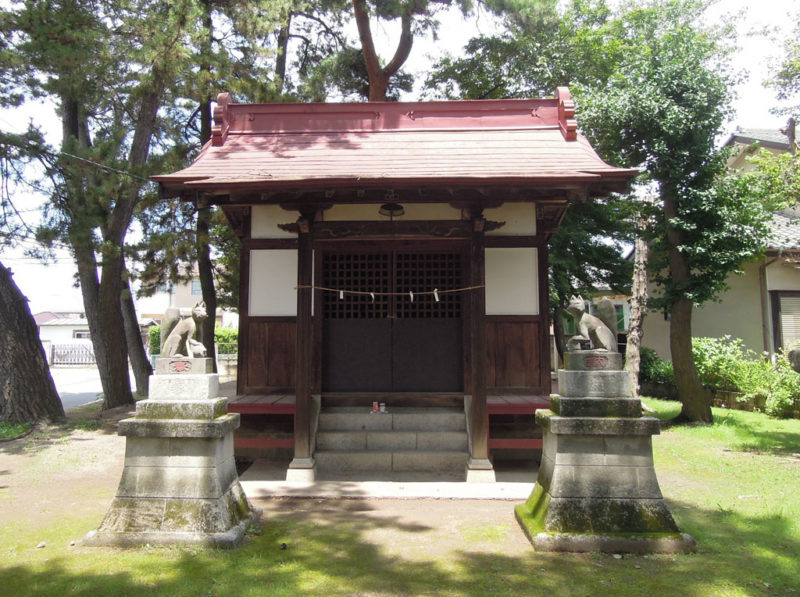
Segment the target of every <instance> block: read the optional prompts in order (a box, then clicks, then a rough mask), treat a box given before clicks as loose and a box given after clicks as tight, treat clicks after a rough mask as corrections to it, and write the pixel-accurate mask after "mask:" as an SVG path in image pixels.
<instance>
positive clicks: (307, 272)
mask: <svg viewBox="0 0 800 597" xmlns="http://www.w3.org/2000/svg"><path fill="white" fill-rule="evenodd" d="M301 219H303V220H305V222H306V223H308V222H309V221H310V219H309V218H308V217H307V216H301ZM302 228H304V226H301V232H299V234H298V239H297V286H298V289H297V341H296V345H295V346H296V353H295V394H296V396H297V400H296V405H295V417H294V457H295V459H296V460H297V459H304V460H305V459H309V458H311V430H310V413H311V387H312V383H313V382H312V377H313V366H312V361H313V346H312V338H313V336H312V334H313V328H312V319H311V296H312V290H311V288H310V287H311V285H312V284H313V279H312V277H311V275H312V270H313V261H312V258H313V240H312V237H311V231H310V229H306V230H307V231H306V232H302Z"/></svg>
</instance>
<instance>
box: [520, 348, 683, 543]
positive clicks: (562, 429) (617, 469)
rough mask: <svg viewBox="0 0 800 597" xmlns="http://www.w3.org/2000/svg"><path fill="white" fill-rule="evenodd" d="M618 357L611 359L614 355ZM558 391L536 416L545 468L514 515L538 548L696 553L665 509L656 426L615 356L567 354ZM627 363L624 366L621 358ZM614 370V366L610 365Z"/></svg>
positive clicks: (583, 352) (656, 423) (541, 470)
mask: <svg viewBox="0 0 800 597" xmlns="http://www.w3.org/2000/svg"><path fill="white" fill-rule="evenodd" d="M614 355H615V356H614ZM566 357H567V358H565V365H566V366H567V367H572V368H571V369H566V370H560V371H559V372H558V382H559V389H560V391H561V395H553V396H551V398H550V407H551V410H540V411H538V412H537V413H536V422H537V423H538V424H539V425H541V427H542V430H543V450H542V462H541V466H540V467H539V476H538V478H537V480H536V485H535V486H534V489H533V492H532V493H531V496H530V497H529V498H528V501H527V502H525V503H524V504H520V505H518V506H517V507H516V509H515V512H516V517H517V520H518V521H519V523H520V525H521V526H522V529H523V530H524V532H525V534H526V535H527V536H528V538H529V539H530V541H531V543H533V546H534V548H535V549H536V550H537V551H573V552H578V551H606V552H631V553H674V552H688V551H694V550H695V541H694V539H692V537H690V536H689V535H686V534H682V533H681V532H680V530H679V529H678V527H677V525H676V524H675V521H674V520H673V518H672V515H671V514H670V512H669V510H668V509H667V506H666V504H665V503H664V499H663V497H662V495H661V489H660V488H659V485H658V479H657V478H656V473H655V469H654V467H653V450H652V443H651V438H652V436H653V435H657V434H658V433H659V431H660V426H659V421H658V420H657V419H654V418H652V417H643V416H642V409H641V402H640V401H639V399H638V398H630V397H629V394H630V392H629V381H628V374H627V373H626V372H624V371H620V370H619V366H620V365H619V364H618V358H619V357H620V355H619V354H618V353H608V352H603V351H580V352H576V353H568V354H567V355H566ZM619 362H621V361H619ZM614 368H616V370H615V369H614Z"/></svg>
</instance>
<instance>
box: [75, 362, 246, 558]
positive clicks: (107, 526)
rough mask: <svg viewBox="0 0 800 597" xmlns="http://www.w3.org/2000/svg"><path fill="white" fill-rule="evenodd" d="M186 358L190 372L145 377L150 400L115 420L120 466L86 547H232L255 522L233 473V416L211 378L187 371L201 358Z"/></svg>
mask: <svg viewBox="0 0 800 597" xmlns="http://www.w3.org/2000/svg"><path fill="white" fill-rule="evenodd" d="M187 360H191V361H194V363H192V365H193V366H192V367H188V368H186V369H185V370H186V371H191V373H183V374H181V373H177V374H161V375H154V376H152V377H151V378H150V398H149V399H148V400H144V401H142V402H139V403H138V404H137V405H136V416H135V417H134V418H132V419H125V420H123V421H120V426H119V433H120V435H124V436H126V443H125V468H124V469H123V472H122V478H121V480H120V484H119V488H118V489H117V495H116V497H115V498H114V500H113V502H112V503H111V507H110V508H109V510H108V512H107V513H106V516H105V518H104V519H103V522H102V523H101V524H100V527H99V528H98V530H97V531H93V532H92V533H90V534H89V535H88V536H87V537H86V543H87V544H89V545H112V546H119V547H134V546H138V545H145V544H151V545H152V544H173V543H193V544H202V545H210V546H214V547H233V546H235V545H237V544H238V543H239V542H241V540H242V538H243V536H244V533H245V531H246V530H247V526H248V525H249V524H250V523H251V522H253V521H255V520H256V519H257V518H258V516H259V513H260V512H259V511H258V510H256V509H254V508H253V507H252V506H251V505H250V503H249V502H248V501H247V497H246V496H245V495H244V492H243V491H242V488H241V486H240V485H239V478H238V476H237V474H236V463H235V461H234V456H233V431H234V430H235V429H236V428H237V427H238V426H239V415H238V414H227V402H226V400H225V399H224V398H218V397H217V389H218V386H219V384H218V380H217V376H216V374H208V373H204V374H196V373H194V372H195V371H197V370H201V371H202V370H207V365H206V364H204V363H197V362H196V361H202V360H203V359H187ZM169 362H170V363H173V362H174V359H172V360H170V361H169ZM163 369H164V367H163V366H162V368H161V370H163ZM157 370H158V368H157Z"/></svg>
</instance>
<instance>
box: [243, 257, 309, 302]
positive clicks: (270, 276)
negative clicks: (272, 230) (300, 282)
mask: <svg viewBox="0 0 800 597" xmlns="http://www.w3.org/2000/svg"><path fill="white" fill-rule="evenodd" d="M296 286H297V250H296V249H257V250H252V251H250V296H249V308H248V313H249V314H250V315H255V316H259V315H261V316H268V315H271V316H286V315H288V316H296V315H297V289H296V288H295V287H296Z"/></svg>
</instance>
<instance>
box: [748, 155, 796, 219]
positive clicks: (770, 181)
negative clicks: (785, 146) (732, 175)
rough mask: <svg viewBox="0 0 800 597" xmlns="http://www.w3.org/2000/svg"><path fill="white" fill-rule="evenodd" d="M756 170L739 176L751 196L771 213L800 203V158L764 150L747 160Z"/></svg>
mask: <svg viewBox="0 0 800 597" xmlns="http://www.w3.org/2000/svg"><path fill="white" fill-rule="evenodd" d="M748 162H750V163H751V164H752V165H753V166H755V168H754V169H752V170H748V171H747V172H741V173H739V177H740V178H741V184H742V185H745V186H746V189H747V191H748V192H749V193H750V194H751V196H753V197H756V198H758V199H759V200H760V201H762V202H763V203H764V205H765V206H767V207H768V208H769V209H771V210H780V209H784V208H786V207H788V206H790V205H793V204H798V203H800V154H798V153H795V154H792V153H781V154H774V153H770V152H768V151H766V150H762V151H761V152H759V153H757V154H756V155H754V156H753V157H751V158H749V159H748Z"/></svg>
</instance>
